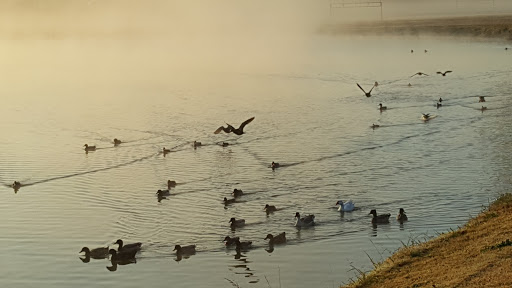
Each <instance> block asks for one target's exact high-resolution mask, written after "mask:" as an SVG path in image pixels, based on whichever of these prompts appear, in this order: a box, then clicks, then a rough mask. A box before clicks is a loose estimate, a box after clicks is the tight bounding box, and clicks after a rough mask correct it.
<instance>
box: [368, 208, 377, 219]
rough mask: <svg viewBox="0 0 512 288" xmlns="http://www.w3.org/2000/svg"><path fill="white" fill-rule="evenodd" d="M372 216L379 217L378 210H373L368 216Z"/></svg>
mask: <svg viewBox="0 0 512 288" xmlns="http://www.w3.org/2000/svg"><path fill="white" fill-rule="evenodd" d="M370 214H372V215H373V216H374V217H377V210H375V209H372V210H371V211H370V213H368V215H370Z"/></svg>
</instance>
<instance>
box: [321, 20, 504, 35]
mask: <svg viewBox="0 0 512 288" xmlns="http://www.w3.org/2000/svg"><path fill="white" fill-rule="evenodd" d="M319 32H320V33H325V34H358V35H361V34H368V35H369V34H397V35H423V34H425V35H432V34H433V35H445V36H466V37H486V38H500V39H505V40H510V41H512V16H474V17H454V18H435V19H418V20H386V21H375V22H359V23H351V24H341V23H338V24H329V25H326V26H323V27H322V28H321V29H320V31H319Z"/></svg>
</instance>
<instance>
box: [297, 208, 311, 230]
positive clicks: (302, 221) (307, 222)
mask: <svg viewBox="0 0 512 288" xmlns="http://www.w3.org/2000/svg"><path fill="white" fill-rule="evenodd" d="M295 218H297V222H295V226H296V227H307V226H313V225H315V215H313V214H311V215H308V216H306V217H303V218H300V214H299V212H297V213H295Z"/></svg>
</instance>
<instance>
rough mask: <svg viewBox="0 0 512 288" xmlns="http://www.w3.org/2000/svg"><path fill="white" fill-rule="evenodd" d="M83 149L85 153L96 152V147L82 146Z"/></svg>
mask: <svg viewBox="0 0 512 288" xmlns="http://www.w3.org/2000/svg"><path fill="white" fill-rule="evenodd" d="M84 147H85V149H84V150H85V151H95V150H96V146H89V145H87V144H85V145H84Z"/></svg>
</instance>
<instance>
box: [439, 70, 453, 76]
mask: <svg viewBox="0 0 512 288" xmlns="http://www.w3.org/2000/svg"><path fill="white" fill-rule="evenodd" d="M452 72H453V71H450V70H448V71H445V72H441V71H437V74H441V75H443V76H446V74H448V73H452Z"/></svg>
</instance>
